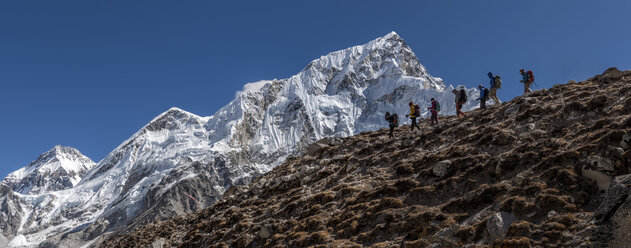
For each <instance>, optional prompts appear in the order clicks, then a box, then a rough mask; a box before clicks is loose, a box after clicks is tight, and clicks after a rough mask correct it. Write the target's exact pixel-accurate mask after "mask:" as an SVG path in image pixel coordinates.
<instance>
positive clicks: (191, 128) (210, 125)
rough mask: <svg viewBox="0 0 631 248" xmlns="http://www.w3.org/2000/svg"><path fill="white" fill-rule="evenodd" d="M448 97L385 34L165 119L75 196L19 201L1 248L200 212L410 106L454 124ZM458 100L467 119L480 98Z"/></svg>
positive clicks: (126, 145) (113, 156)
mask: <svg viewBox="0 0 631 248" xmlns="http://www.w3.org/2000/svg"><path fill="white" fill-rule="evenodd" d="M451 89H453V87H452V86H445V84H444V83H443V81H442V80H441V79H440V78H435V77H432V76H431V75H430V74H429V73H428V72H427V70H426V69H425V67H423V66H422V65H421V63H420V62H419V59H418V58H417V57H416V56H415V55H414V53H413V52H412V49H410V47H408V46H407V44H406V43H405V41H404V40H403V39H401V37H399V35H397V34H396V33H394V32H393V33H390V34H388V35H386V36H384V37H381V38H378V39H376V40H373V41H370V42H368V43H366V44H364V45H361V46H355V47H351V48H347V49H344V50H340V51H336V52H332V53H329V54H327V55H325V56H322V57H320V58H318V59H316V60H314V61H312V62H311V63H309V64H308V65H307V66H306V67H305V68H304V69H303V70H302V71H300V72H299V73H298V74H296V75H294V76H292V77H290V78H287V79H280V80H264V81H259V82H256V83H250V84H246V85H245V86H244V88H243V90H242V91H240V92H238V93H237V94H236V98H235V99H234V100H233V101H231V102H230V103H228V105H226V106H224V107H223V108H221V109H219V110H218V111H217V112H216V113H215V114H213V115H212V116H209V117H201V116H197V115H195V114H192V113H189V112H186V111H184V110H181V109H178V108H171V109H169V110H167V111H166V112H164V113H163V114H161V115H159V116H158V117H156V118H155V119H153V120H152V121H151V122H149V123H148V124H147V125H146V126H145V127H143V128H142V129H140V130H139V131H138V132H137V133H136V134H134V135H133V136H132V137H130V138H129V139H127V140H126V141H125V142H123V143H122V144H121V145H120V146H119V147H117V148H116V149H114V150H113V151H112V152H111V153H110V154H109V155H107V156H106V157H105V158H104V159H103V160H101V161H100V162H98V164H97V165H96V166H94V168H92V169H91V170H90V171H88V172H87V173H86V174H85V175H84V176H83V177H82V178H83V179H82V180H81V182H79V183H78V184H76V185H73V187H71V188H64V189H63V190H60V191H38V192H37V193H38V194H37V195H17V196H16V197H17V199H19V200H17V203H16V200H13V204H18V203H19V205H20V208H21V209H22V210H21V211H14V212H11V213H12V214H11V215H10V216H9V215H7V216H8V217H6V218H10V219H11V220H12V221H11V223H12V225H11V227H10V228H8V227H7V228H3V229H2V233H3V235H4V237H6V238H7V239H8V240H11V243H10V246H20V245H38V244H43V245H51V246H54V245H58V246H77V245H82V244H84V243H86V242H92V241H94V242H97V241H98V240H99V239H102V238H103V236H101V235H102V234H105V233H111V232H117V231H120V230H123V229H126V228H133V227H136V226H139V225H142V224H145V223H150V222H154V221H156V220H162V219H166V218H170V217H173V216H175V215H179V214H184V213H188V212H191V211H195V210H200V209H203V208H205V207H207V206H209V205H210V204H212V203H213V202H215V201H217V200H218V199H220V198H221V197H222V195H223V194H224V192H226V191H227V190H228V189H229V188H231V187H233V186H239V185H246V184H248V183H249V182H251V180H252V179H253V178H256V177H258V176H260V175H262V174H264V173H266V172H268V171H270V170H271V169H272V168H274V167H275V166H277V165H279V164H281V163H282V162H284V161H285V159H286V158H287V157H289V156H291V155H297V154H300V153H302V152H304V150H305V148H307V147H308V146H309V145H310V144H312V143H314V142H316V141H317V140H320V139H322V138H325V137H346V136H350V135H354V134H358V133H360V132H363V131H370V130H376V129H379V128H380V127H383V126H385V125H386V123H385V121H384V120H383V116H384V113H385V112H386V111H389V112H398V113H399V114H400V115H401V116H403V115H404V114H405V113H407V111H409V108H408V102H410V101H414V102H415V103H417V104H419V105H429V100H430V98H436V99H438V100H439V101H440V102H441V105H442V109H443V111H442V112H441V113H442V114H453V113H455V103H454V101H453V99H454V96H453V94H452V93H451V92H450V91H451ZM467 92H468V94H469V95H470V97H469V99H470V100H469V102H467V104H465V106H464V109H465V110H467V109H472V108H474V106H475V101H474V100H473V99H475V97H477V94H478V92H477V90H475V89H471V90H467ZM425 109H426V108H421V110H425ZM423 114H424V115H426V114H427V113H426V112H423ZM11 199H16V198H15V197H13V198H11ZM1 216H2V215H0V217H1ZM44 241H45V242H44ZM42 242H44V243H42Z"/></svg>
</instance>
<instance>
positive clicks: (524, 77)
mask: <svg viewBox="0 0 631 248" xmlns="http://www.w3.org/2000/svg"><path fill="white" fill-rule="evenodd" d="M519 73H521V80H519V82H521V83H523V84H524V94H526V93H530V92H532V90H530V84H532V83H534V82H535V76H534V75H533V74H532V71H528V72H524V69H521V70H519Z"/></svg>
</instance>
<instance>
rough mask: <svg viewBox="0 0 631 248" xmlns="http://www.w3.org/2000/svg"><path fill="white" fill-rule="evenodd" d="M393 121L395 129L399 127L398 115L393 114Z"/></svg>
mask: <svg viewBox="0 0 631 248" xmlns="http://www.w3.org/2000/svg"><path fill="white" fill-rule="evenodd" d="M392 119H393V123H394V126H395V127H398V126H399V115H397V113H394V114H392Z"/></svg>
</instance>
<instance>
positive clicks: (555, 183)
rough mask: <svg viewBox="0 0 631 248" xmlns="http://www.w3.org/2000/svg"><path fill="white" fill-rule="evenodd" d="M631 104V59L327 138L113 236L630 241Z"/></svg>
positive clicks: (295, 241)
mask: <svg viewBox="0 0 631 248" xmlns="http://www.w3.org/2000/svg"><path fill="white" fill-rule="evenodd" d="M630 106H631V71H625V72H619V71H617V70H616V69H609V70H607V71H606V72H605V73H604V74H603V75H599V76H596V77H594V78H592V79H590V80H588V81H583V82H578V83H570V84H565V85H555V86H554V87H553V88H551V89H549V90H540V91H535V92H533V93H531V94H528V95H526V96H523V97H517V98H515V99H513V100H512V101H510V102H506V103H502V104H501V105H499V106H493V107H490V108H487V109H485V110H474V111H470V112H469V113H468V114H467V117H466V118H461V119H458V118H454V117H448V118H443V122H442V123H443V124H442V126H440V127H436V128H432V127H429V126H428V125H427V123H425V122H423V123H421V127H422V129H423V131H422V132H421V133H420V134H418V135H410V133H409V127H399V128H397V129H396V130H395V135H396V137H398V138H396V139H390V138H388V135H387V133H388V131H387V130H385V129H382V130H379V131H375V132H364V133H361V134H359V135H356V136H352V137H348V138H338V139H335V140H333V139H327V140H324V141H321V142H318V144H317V145H314V146H312V147H310V148H309V149H306V150H307V151H308V153H306V154H304V155H303V156H300V157H292V158H288V159H287V161H286V162H285V163H284V164H282V165H281V166H278V167H276V168H274V169H273V170H272V171H271V172H269V173H266V174H265V175H263V176H261V177H259V178H257V179H255V180H254V181H253V182H252V183H250V184H249V185H248V186H243V187H233V188H231V189H230V190H229V191H228V192H226V193H225V195H224V197H223V199H222V200H220V201H218V202H217V203H215V204H214V205H213V206H211V207H209V208H207V209H205V210H203V211H198V212H196V213H193V214H189V215H185V216H179V217H176V218H173V219H171V220H168V221H163V222H159V223H157V224H150V225H147V226H144V227H141V228H139V229H137V230H135V231H133V232H131V233H128V234H125V235H119V236H116V237H113V238H112V239H109V240H107V241H105V242H104V243H103V244H102V247H120V246H131V247H145V246H149V245H151V244H153V243H155V242H160V244H163V245H164V246H166V247H172V246H176V247H307V246H327V247H328V246H330V247H363V246H374V247H626V245H628V244H629V241H630V240H631V239H630V238H629V236H628V228H629V223H631V220H630V219H631V217H630V216H631V215H630V214H631V212H630V210H631V200H630V199H629V197H628V196H629V193H630V189H631V186H630V185H631V179H630V177H629V173H630V172H631V171H630V168H631V151H630V150H629V148H628V147H622V146H621V141H623V140H625V139H626V138H627V137H628V135H627V134H628V133H630V132H631V107H630ZM445 119H446V120H445ZM444 161H450V163H449V164H450V166H436V165H437V164H441V163H442V164H443V165H444V164H445V163H446V162H444ZM595 161H596V162H597V163H594V162H595ZM605 161H606V162H605ZM609 161H610V162H611V163H609ZM447 167H448V168H449V169H448V170H442V169H441V168H447ZM584 169H589V170H592V171H597V172H599V173H602V175H603V176H605V177H607V178H609V180H610V184H609V187H607V188H606V189H599V185H598V182H597V181H596V180H594V179H591V178H589V177H585V176H582V175H581V173H582V171H583V170H584Z"/></svg>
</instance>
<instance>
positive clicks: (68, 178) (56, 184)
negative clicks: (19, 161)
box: [2, 145, 95, 194]
mask: <svg viewBox="0 0 631 248" xmlns="http://www.w3.org/2000/svg"><path fill="white" fill-rule="evenodd" d="M94 166H95V163H94V162H93V161H92V160H91V159H89V158H88V157H86V156H84V155H83V154H81V152H79V151H78V150H77V149H75V148H72V147H66V146H61V145H57V146H55V147H53V148H52V149H51V150H49V151H47V152H45V153H43V154H41V155H40V156H39V157H38V158H37V159H36V160H35V161H33V162H31V163H30V164H29V165H28V166H26V167H23V168H21V169H19V170H17V171H14V172H12V173H11V174H9V175H7V177H6V178H5V179H4V180H3V181H2V183H4V184H6V185H7V186H9V187H11V188H12V189H13V190H14V191H15V192H18V193H21V194H39V193H41V192H46V191H56V190H62V189H66V188H70V187H73V186H74V185H76V184H77V183H78V182H79V181H81V177H82V176H83V175H84V174H85V173H86V172H87V171H88V170H90V169H91V168H93V167H94Z"/></svg>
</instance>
